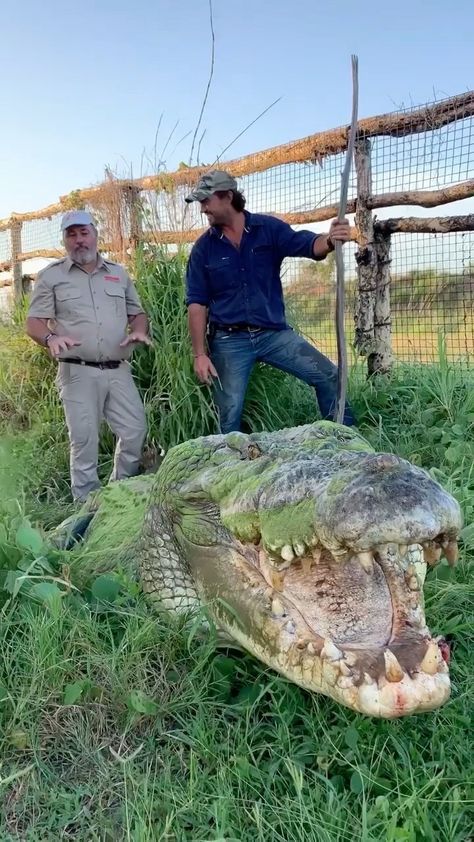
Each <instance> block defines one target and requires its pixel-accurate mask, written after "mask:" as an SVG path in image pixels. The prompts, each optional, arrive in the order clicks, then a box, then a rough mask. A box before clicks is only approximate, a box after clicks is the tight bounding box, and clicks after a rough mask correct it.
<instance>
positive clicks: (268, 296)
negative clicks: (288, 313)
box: [186, 170, 354, 433]
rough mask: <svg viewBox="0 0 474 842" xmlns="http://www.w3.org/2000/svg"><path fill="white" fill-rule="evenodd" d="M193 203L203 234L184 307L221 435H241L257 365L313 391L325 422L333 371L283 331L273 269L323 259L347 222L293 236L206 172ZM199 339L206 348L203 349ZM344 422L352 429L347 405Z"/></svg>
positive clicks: (225, 178)
mask: <svg viewBox="0 0 474 842" xmlns="http://www.w3.org/2000/svg"><path fill="white" fill-rule="evenodd" d="M195 201H198V202H200V204H201V212H202V213H203V214H205V215H206V216H207V219H208V222H209V225H210V227H209V230H208V231H206V232H205V233H204V234H203V235H202V236H201V237H199V239H198V240H197V241H196V243H195V244H194V246H193V248H192V250H191V254H190V257H189V261H188V266H187V273H186V290H187V295H186V303H187V305H188V321H189V332H190V336H191V342H192V346H193V353H194V371H195V373H196V376H197V377H198V379H199V380H200V381H201V383H209V384H212V385H213V394H214V400H215V403H216V406H217V409H218V412H219V426H220V431H221V433H229V432H230V431H232V430H240V422H241V417H242V409H243V405H244V400H245V393H246V390H247V384H248V381H249V378H250V374H251V372H252V368H253V366H254V364H255V363H256V362H257V361H260V362H264V363H267V364H268V365H271V366H274V367H275V368H279V369H281V370H282V371H286V372H288V373H289V374H293V375H295V377H298V378H299V379H300V380H303V381H304V382H305V383H308V384H309V385H310V386H313V387H314V389H315V391H316V397H317V400H318V404H319V409H320V411H321V415H322V417H323V418H326V419H329V420H332V419H333V416H334V408H335V403H336V392H337V368H336V366H335V365H334V364H333V363H332V362H331V361H330V360H329V359H328V358H327V357H325V356H324V355H323V354H321V352H320V351H318V350H317V349H316V348H315V347H314V346H313V345H311V344H310V343H309V342H307V341H306V340H305V339H303V337H302V336H299V334H298V333H296V332H295V331H294V330H292V328H290V327H289V326H288V324H287V322H286V319H285V304H284V299H283V290H282V284H281V277H280V267H281V264H282V261H283V259H284V258H285V257H309V258H312V259H313V260H324V258H325V257H327V255H328V254H329V253H330V252H331V251H333V250H334V242H335V241H336V240H339V241H340V242H342V243H344V242H347V240H349V238H350V229H349V223H348V221H347V220H344V221H343V222H338V221H337V220H334V221H333V222H332V223H331V225H330V228H329V233H328V234H315V233H314V232H312V231H294V230H293V228H291V226H290V225H288V224H287V223H286V222H283V221H282V220H280V219H277V218H276V217H273V216H268V215H264V214H256V213H249V212H248V211H246V210H244V208H245V199H244V197H243V195H242V193H241V192H240V191H239V190H238V188H237V182H236V181H235V179H234V178H233V177H232V176H231V175H229V173H226V172H224V171H219V170H212V171H211V172H208V173H206V174H205V175H204V176H202V178H201V179H200V180H199V182H198V184H197V186H196V188H195V189H194V190H193V192H192V193H191V194H190V195H189V196H187V197H186V202H195ZM206 335H207V336H208V347H206ZM344 423H345V424H347V425H352V424H354V418H353V416H352V413H351V410H350V408H349V406H347V405H346V408H345V415H344Z"/></svg>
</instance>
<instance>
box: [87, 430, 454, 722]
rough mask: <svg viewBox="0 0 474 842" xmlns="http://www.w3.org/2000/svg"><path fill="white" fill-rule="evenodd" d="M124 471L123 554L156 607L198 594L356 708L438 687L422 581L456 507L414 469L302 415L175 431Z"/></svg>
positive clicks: (411, 702) (374, 709)
mask: <svg viewBox="0 0 474 842" xmlns="http://www.w3.org/2000/svg"><path fill="white" fill-rule="evenodd" d="M148 480H149V488H150V490H149V492H147V489H148V484H147V481H148ZM140 481H141V491H140V492H137V493H141V494H143V493H145V494H146V493H149V494H150V498H149V502H148V508H147V510H146V514H145V518H144V523H143V520H141V519H139V522H138V523H137V524H136V528H137V533H138V530H139V529H140V528H141V531H140V533H139V535H140V537H139V539H138V541H137V538H136V536H135V535H132V534H130V536H129V551H128V556H129V557H130V555H131V554H132V555H134V557H135V560H136V564H137V568H138V575H139V578H140V581H141V584H142V587H143V589H144V591H145V592H146V593H148V594H149V595H150V597H152V598H154V599H157V600H158V601H159V602H160V603H161V604H163V605H164V606H165V607H167V608H168V609H169V610H172V611H183V610H185V611H186V610H189V609H192V608H194V607H196V605H198V604H199V602H202V603H205V604H206V606H207V608H208V611H209V613H210V615H211V616H212V617H213V619H214V621H215V622H216V624H217V626H218V627H219V628H221V629H223V630H224V631H225V632H226V633H227V634H228V635H229V637H230V638H231V639H232V640H234V641H236V642H237V643H239V644H240V645H241V646H243V647H244V648H245V649H247V650H248V651H249V652H251V653H253V654H254V655H255V656H256V657H257V658H259V659H260V660H261V661H263V662H264V663H266V664H268V665H269V666H270V667H273V668H274V669H275V670H277V671H278V672H280V673H282V674H283V675H285V676H287V677H288V678H289V679H290V680H292V681H294V682H295V683H297V684H299V685H301V686H302V687H305V688H307V689H308V690H311V691H314V692H318V693H324V694H325V695H327V696H330V697H331V698H332V699H334V700H335V701H337V702H339V703H341V704H343V705H346V706H348V707H350V708H352V709H353V710H357V711H360V712H362V713H364V714H367V715H371V716H379V717H386V718H393V717H398V716H403V715H407V714H412V713H416V712H421V711H426V710H430V709H433V708H436V707H438V706H440V705H441V704H443V703H444V702H445V701H446V700H447V699H448V697H449V693H450V680H449V669H448V666H447V663H446V662H445V660H444V659H443V657H442V654H441V650H440V648H439V647H438V645H437V643H436V641H435V640H434V639H433V638H432V637H431V634H430V632H429V630H428V628H427V626H426V623H425V618H424V612H423V598H422V586H423V579H424V573H425V570H426V562H428V563H430V564H433V563H436V562H437V561H438V560H439V557H440V555H441V553H442V552H443V551H444V553H445V555H446V557H447V558H448V560H449V561H450V562H451V563H454V561H455V557H456V554H457V544H456V540H457V536H458V534H459V531H460V528H461V515H460V509H459V506H458V504H457V503H456V501H455V500H454V499H453V498H452V497H451V496H450V495H449V494H448V493H447V492H446V491H444V490H443V489H442V488H441V486H440V485H438V483H436V482H435V481H434V480H432V479H431V478H430V477H429V475H428V474H427V473H426V472H425V471H423V470H421V469H419V468H416V467H414V466H413V465H411V464H410V463H408V462H406V461H404V460H402V459H399V458H398V457H396V456H393V455H391V454H376V453H374V451H373V450H372V448H371V447H370V446H369V444H368V443H367V442H366V441H365V440H364V439H363V438H362V437H361V436H360V435H359V434H358V433H357V432H356V431H354V430H353V429H349V428H347V427H343V426H340V425H336V424H332V423H330V422H318V423H315V424H312V425H307V426H304V427H297V428H293V429H287V430H280V431H278V432H275V433H256V434H253V435H251V436H246V435H244V434H241V433H231V434H228V435H226V436H209V437H207V438H201V439H195V440H192V441H188V442H185V443H184V444H182V445H179V446H177V447H175V448H173V449H172V450H170V451H169V452H168V454H167V455H166V457H165V459H164V461H163V463H162V465H161V467H160V469H159V472H158V474H157V475H156V477H155V478H148V477H146V478H140ZM133 482H135V483H137V480H135V481H133V480H127V481H125V482H124V483H116V484H115V485H116V486H124V487H125V486H127V485H128V487H130V485H131V484H133ZM110 488H111V489H112V486H111V487H110ZM118 493H119V491H118V490H117V489H115V490H114V491H108V492H103V493H102V495H101V496H102V502H99V512H98V514H97V515H96V516H95V518H94V520H93V521H92V524H91V526H90V527H89V530H88V534H87V536H86V546H87V545H88V544H90V543H91V542H93V541H94V533H95V530H97V529H98V528H99V527H98V526H97V524H99V525H100V530H101V533H100V534H101V535H103V534H104V530H105V531H106V530H107V528H108V527H109V528H110V534H113V530H114V526H113V517H114V514H113V512H114V506H113V503H112V505H111V504H110V502H109V504H107V495H108V496H109V498H110V497H111V496H112V497H113V495H114V494H115V496H117V494H118ZM132 496H133V495H132ZM115 560H116V559H115Z"/></svg>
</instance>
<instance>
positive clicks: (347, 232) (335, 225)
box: [329, 219, 351, 244]
mask: <svg viewBox="0 0 474 842" xmlns="http://www.w3.org/2000/svg"><path fill="white" fill-rule="evenodd" d="M350 238H351V227H350V225H349V220H348V219H343V220H342V222H339V220H337V219H333V221H332V222H331V224H330V226H329V240H330V242H332V243H333V244H334V243H336V242H340V243H347V242H348V241H349V240H350Z"/></svg>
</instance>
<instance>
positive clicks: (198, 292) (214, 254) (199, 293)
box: [186, 211, 319, 330]
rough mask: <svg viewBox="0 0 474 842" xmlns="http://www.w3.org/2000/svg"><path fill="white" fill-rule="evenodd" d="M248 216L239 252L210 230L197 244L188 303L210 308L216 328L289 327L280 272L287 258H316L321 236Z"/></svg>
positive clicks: (191, 264)
mask: <svg viewBox="0 0 474 842" xmlns="http://www.w3.org/2000/svg"><path fill="white" fill-rule="evenodd" d="M244 213H245V228H244V233H243V237H242V241H241V244H240V248H239V249H237V248H235V246H233V245H232V244H231V243H230V242H229V240H228V239H227V238H226V237H225V236H224V235H223V234H222V232H221V231H220V230H219V229H218V228H215V227H212V228H209V230H208V231H206V232H205V233H204V234H202V235H201V236H200V237H199V239H198V240H197V241H196V243H195V244H194V246H193V248H192V250H191V254H190V256H189V260H188V265H187V271H186V303H187V305H188V306H189V304H201V305H203V306H205V307H208V309H209V322H210V323H211V324H225V325H230V324H237V323H243V324H249V325H255V326H258V327H262V328H273V329H275V328H276V329H280V330H283V329H284V328H286V327H287V324H286V319H285V304H284V300H283V290H282V285H281V277H280V267H281V264H282V261H283V259H284V258H285V257H310V258H312V257H313V243H314V241H315V239H316V237H317V236H319V235H318V234H315V233H314V232H313V231H294V230H293V228H292V227H291V226H290V225H288V224H287V223H286V222H283V221H282V220H281V219H277V218H275V217H273V216H267V215H264V214H257V213H249V212H248V211H244Z"/></svg>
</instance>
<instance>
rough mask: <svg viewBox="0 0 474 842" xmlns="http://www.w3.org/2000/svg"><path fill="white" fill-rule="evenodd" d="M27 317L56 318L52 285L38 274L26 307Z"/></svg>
mask: <svg viewBox="0 0 474 842" xmlns="http://www.w3.org/2000/svg"><path fill="white" fill-rule="evenodd" d="M28 317H29V318H31V319H54V318H56V306H55V300H54V290H53V287H52V286H51V285H50V284H49V283H48V281H47V280H46V279H45V278H44V276H42V275H41V274H38V276H37V278H36V281H35V285H34V287H33V293H32V295H31V299H30V304H29V307H28Z"/></svg>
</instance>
